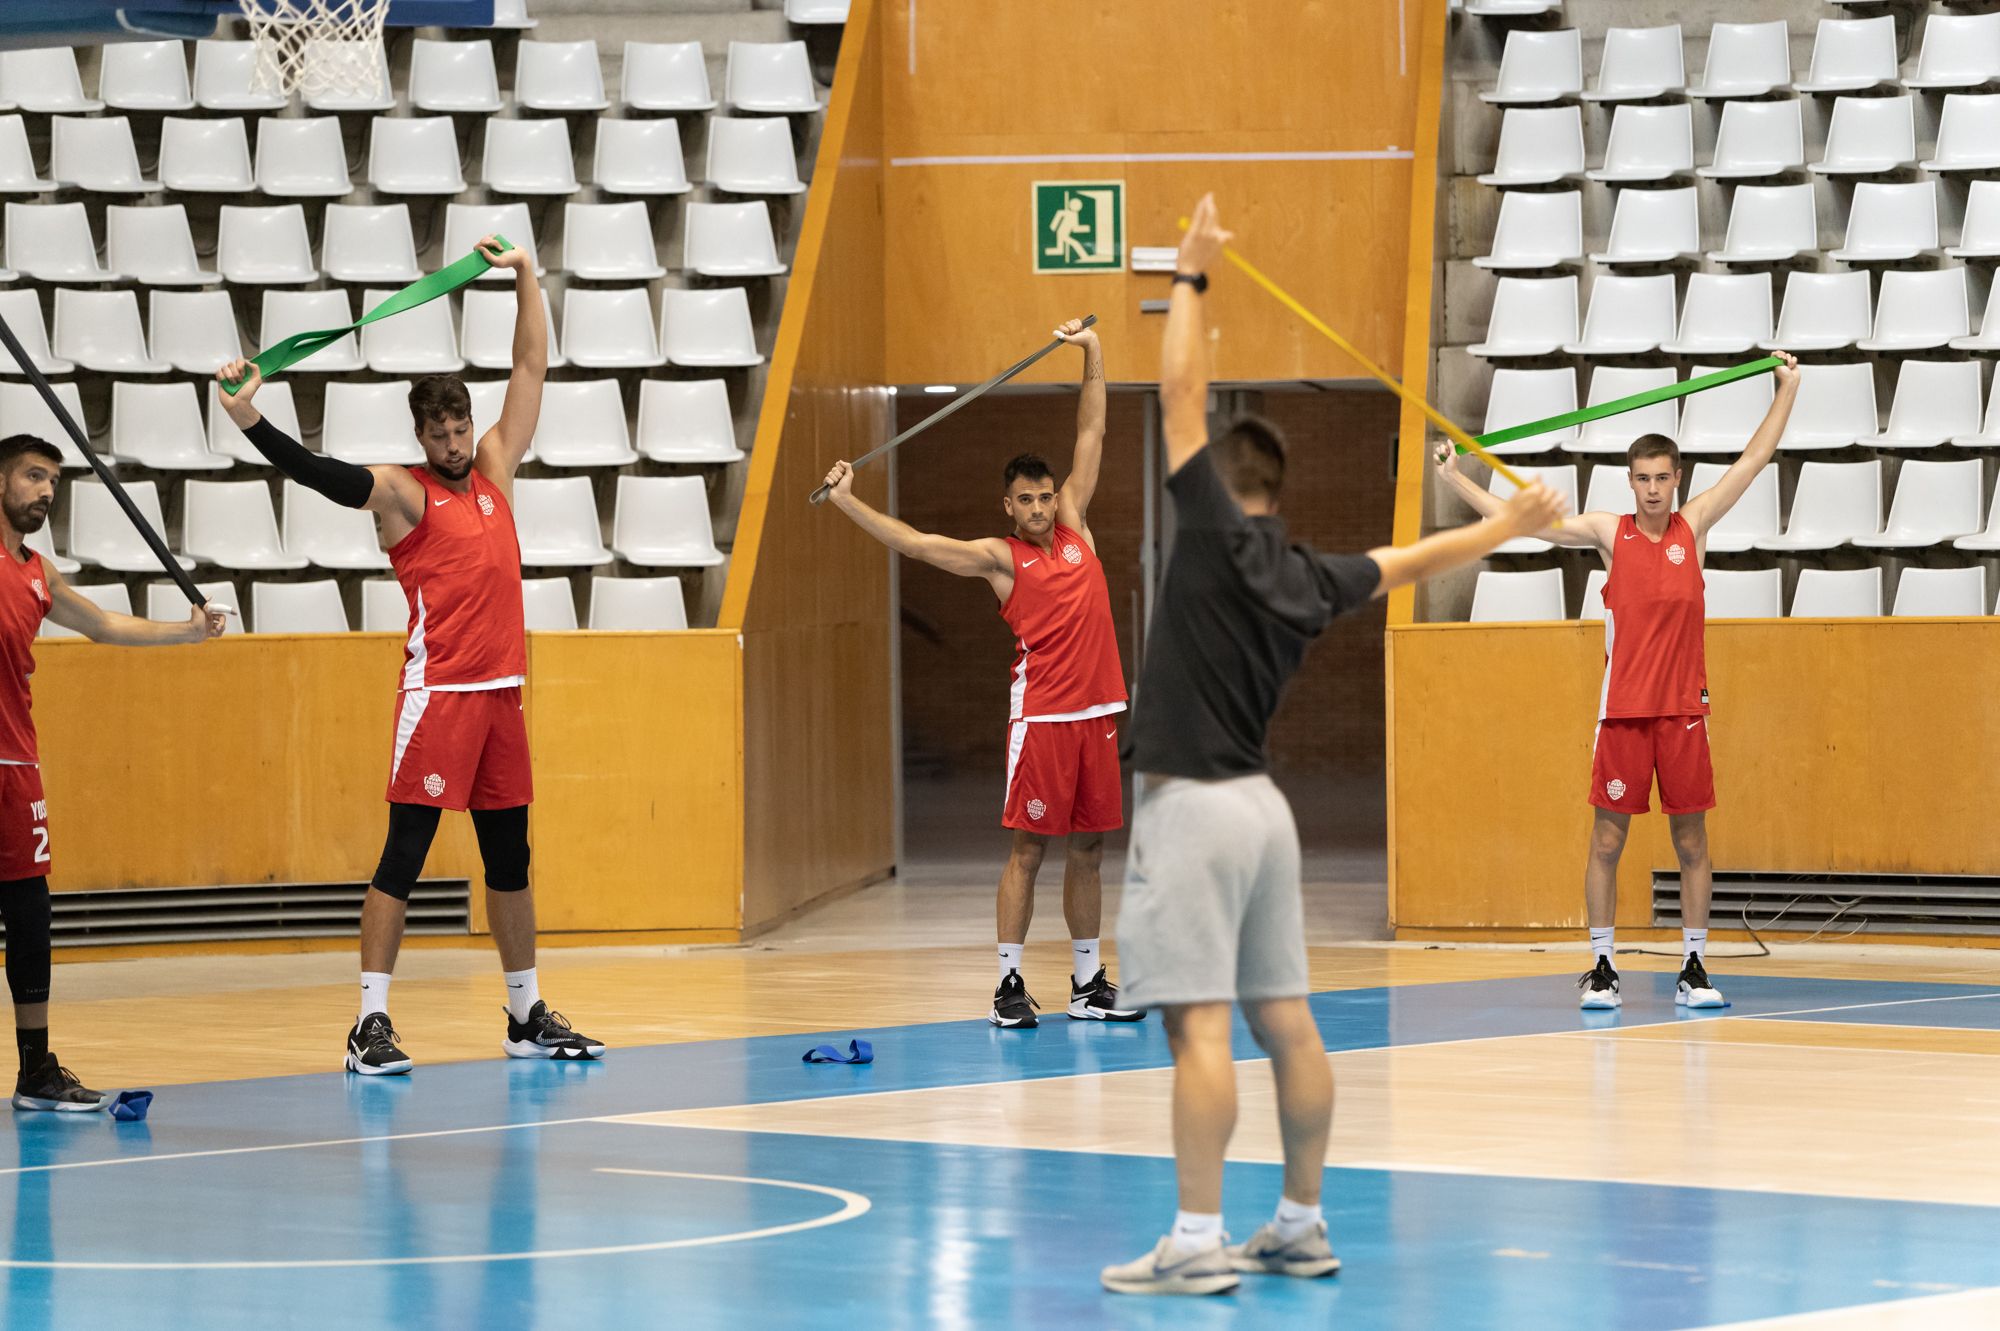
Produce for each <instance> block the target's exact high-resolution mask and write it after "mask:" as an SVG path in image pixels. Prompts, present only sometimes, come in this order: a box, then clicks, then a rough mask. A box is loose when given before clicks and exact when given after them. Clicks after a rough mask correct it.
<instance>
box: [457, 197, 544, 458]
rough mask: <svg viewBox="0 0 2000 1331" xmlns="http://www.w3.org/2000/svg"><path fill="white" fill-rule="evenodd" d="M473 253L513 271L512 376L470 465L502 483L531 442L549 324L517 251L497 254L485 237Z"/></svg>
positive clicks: (493, 239) (529, 266) (529, 268)
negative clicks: (496, 412) (492, 421)
mask: <svg viewBox="0 0 2000 1331" xmlns="http://www.w3.org/2000/svg"><path fill="white" fill-rule="evenodd" d="M479 252H480V253H481V254H484V255H485V256H486V258H487V260H488V261H489V262H491V263H492V265H493V266H494V267H495V268H511V269H513V270H514V349H513V366H514V368H513V371H512V372H511V373H510V374H508V376H507V396H506V397H505V398H503V399H502V400H501V403H500V419H499V420H497V421H495V422H494V423H493V428H492V429H490V430H488V431H487V432H486V433H485V434H484V435H483V436H482V437H481V438H480V440H479V450H478V452H477V453H475V454H474V455H473V461H474V464H475V465H476V466H478V467H479V469H480V470H481V471H482V472H484V473H485V474H486V476H487V477H488V478H490V479H492V480H495V481H501V482H507V481H511V480H512V479H513V477H514V473H515V471H517V470H518V469H519V468H520V466H521V459H522V458H523V457H526V456H527V453H528V446H529V445H530V444H532V443H534V442H535V426H536V425H537V424H538V423H539V422H540V420H541V415H542V381H543V380H544V379H546V378H547V377H548V373H549V324H548V316H547V315H546V314H545V313H544V312H543V310H542V287H541V283H539V282H537V281H536V280H535V264H534V261H533V260H532V259H530V258H529V257H528V252H527V251H526V250H524V249H522V248H521V247H520V246H518V245H517V246H515V247H514V248H513V249H510V250H502V249H500V248H499V237H497V236H487V237H486V238H485V239H483V240H481V241H480V242H479Z"/></svg>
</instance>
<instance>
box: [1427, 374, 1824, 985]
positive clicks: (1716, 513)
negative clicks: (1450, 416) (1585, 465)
mask: <svg viewBox="0 0 2000 1331" xmlns="http://www.w3.org/2000/svg"><path fill="white" fill-rule="evenodd" d="M1784 361H1785V363H1784V365H1783V366H1781V367H1780V368H1779V369H1778V370H1777V371H1776V372H1775V373H1776V375H1777V380H1778V387H1777V392H1776V393H1775V394H1774V396H1773V397H1772V400H1771V409H1770V410H1769V411H1768V412H1766V413H1765V415H1764V420H1763V423H1762V424H1760V425H1759V426H1758V427H1757V432H1756V433H1755V434H1753V435H1751V436H1750V442H1749V443H1748V444H1747V445H1745V446H1744V449H1743V455H1742V456H1741V457H1739V458H1738V459H1737V460H1736V461H1735V462H1734V463H1732V464H1730V467H1729V469H1728V470H1727V471H1725V472H1724V473H1723V474H1722V478H1721V479H1720V480H1718V481H1717V482H1716V483H1715V485H1714V486H1713V487H1711V488H1710V489H1707V490H1704V491H1702V492H1701V493H1700V494H1698V495H1694V496H1692V497H1691V498H1689V500H1688V501H1687V503H1686V504H1684V505H1682V506H1681V507H1680V509H1679V510H1678V511H1676V510H1675V507H1674V501H1675V500H1676V499H1677V498H1678V497H1679V495H1680V484H1681V451H1680V448H1679V446H1678V445H1676V444H1675V443H1674V441H1673V440H1672V439H1669V438H1668V437H1667V436H1666V435H1663V434H1649V435H1642V436H1641V437H1640V438H1638V439H1636V440H1634V441H1633V443H1632V446H1631V448H1629V449H1628V450H1626V455H1625V461H1626V467H1627V469H1628V472H1629V479H1630V481H1631V484H1632V494H1633V497H1634V501H1635V503H1634V507H1635V510H1636V511H1635V512H1633V513H1629V514H1618V513H1579V514H1577V515H1576V516H1575V517H1572V518H1565V519H1564V520H1563V524H1562V526H1560V527H1552V528H1550V529H1548V530H1547V531H1543V532H1540V533H1538V535H1539V536H1540V538H1541V539H1542V540H1545V541H1552V542H1554V543H1555V544H1557V545H1568V546H1581V547H1585V548H1590V549H1595V550H1596V551H1597V553H1598V555H1599V556H1600V557H1602V558H1603V560H1604V564H1605V567H1606V568H1608V569H1609V570H1610V577H1609V579H1608V580H1607V581H1606V583H1605V584H1604V688H1603V691H1602V692H1601V693H1600V695H1599V698H1598V704H1597V718H1598V719H1597V743H1596V755H1595V757H1594V758H1593V760H1592V763H1591V773H1590V803H1591V804H1592V806H1594V807H1595V809H1596V811H1597V812H1596V820H1595V823H1594V825H1593V826H1592V828H1591V833H1590V858H1589V860H1588V862H1587V864H1586V866H1585V869H1584V880H1583V881H1584V900H1585V904H1586V907H1587V909H1588V911H1589V918H1590V947H1591V951H1592V952H1593V953H1594V954H1595V960H1594V962H1593V964H1592V966H1591V969H1590V970H1588V971H1586V972H1585V973H1584V975H1583V976H1582V978H1580V979H1579V980H1578V981H1577V987H1578V988H1579V989H1580V990H1581V991H1582V997H1581V999H1580V1003H1581V1005H1582V1006H1583V1007H1586V1008H1615V1007H1617V1006H1619V1004H1620V1003H1622V1002H1623V1001H1624V1000H1623V999H1621V998H1620V997H1619V994H1618V972H1617V970H1616V969H1615V968H1614V967H1613V966H1612V964H1611V953H1612V933H1613V922H1614V920H1615V919H1616V918H1617V914H1618V857H1619V856H1620V855H1621V854H1622V853H1623V852H1624V850H1625V837H1626V834H1627V833H1628V832H1629V831H1630V829H1631V825H1632V815H1633V814H1635V813H1646V812H1648V811H1649V810H1650V809H1651V807H1652V805H1651V802H1650V800H1649V799H1648V793H1649V791H1650V790H1651V788H1652V785H1653V779H1654V777H1655V776H1656V775H1657V776H1658V778H1659V783H1660V807H1661V809H1662V810H1664V811H1665V813H1666V815H1667V822H1668V824H1669V825H1670V827H1671V828H1672V831H1673V838H1674V853H1675V854H1676V856H1678V858H1679V859H1680V863H1681V921H1682V926H1683V927H1682V929H1681V954H1682V955H1683V956H1684V957H1685V958H1686V961H1685V962H1684V964H1683V965H1682V966H1681V973H1680V979H1679V981H1678V982H1677V983H1676V984H1675V986H1674V1002H1675V1003H1676V1004H1677V1005H1679V1006H1681V1007H1696V1008H1704V1007H1726V1006H1728V1004H1727V1001H1726V1000H1725V999H1724V998H1723V997H1722V994H1721V992H1720V991H1719V990H1717V989H1716V987H1715V985H1714V984H1713V983H1712V982H1711V981H1710V980H1709V978H1708V970H1707V967H1706V965H1705V963H1704V954H1705V953H1706V951H1707V948H1708V905H1709V898H1710V895H1711V888H1712V872H1711V866H1710V864H1709V858H1708V822H1707V817H1708V811H1709V810H1710V809H1713V808H1714V807H1715V773H1714V771H1713V769H1712V768H1711V767H1710V765H1709V753H1708V665H1707V661H1706V658H1705V655H1704V643H1703V629H1704V625H1705V619H1706V617H1705V609H1704V583H1703V580H1702V574H1701V566H1702V561H1703V556H1704V555H1706V553H1707V551H1708V533H1709V532H1710V531H1711V530H1712V529H1713V528H1714V526H1715V524H1716V523H1718V522H1720V521H1722V518H1723V515H1724V514H1726V513H1728V512H1729V510H1730V509H1732V508H1734V507H1735V506H1736V501H1737V500H1739V499H1741V498H1742V497H1743V492H1744V491H1745V490H1747V489H1749V488H1750V482H1751V481H1752V480H1754V479H1756V476H1757V473H1758V472H1760V471H1762V470H1763V469H1764V468H1765V466H1766V465H1767V464H1769V462H1770V461H1771V459H1772V457H1773V456H1775V455H1776V453H1777V450H1778V441H1779V439H1781V438H1782V437H1783V436H1784V433H1785V423H1786V422H1787V421H1788V420H1790V419H1791V415H1792V404H1793V403H1794V402H1796V401H1797V400H1798V395H1799V369H1798V361H1797V360H1795V359H1793V358H1792V357H1791V356H1789V355H1788V356H1785V357H1784ZM1437 464H1438V475H1439V477H1440V478H1441V479H1442V480H1443V481H1444V482H1445V483H1446V484H1447V485H1449V486H1451V488H1453V489H1454V490H1456V491H1458V493H1459V494H1460V495H1461V496H1463V497H1464V499H1465V501H1466V502H1467V503H1469V504H1471V505H1472V506H1473V508H1475V509H1477V510H1478V511H1479V512H1480V513H1482V514H1485V515H1487V516H1491V515H1492V514H1494V513H1496V512H1498V511H1499V509H1500V505H1501V501H1500V499H1498V498H1497V497H1496V496H1494V495H1493V494H1491V493H1490V492H1488V491H1486V490H1482V489H1481V488H1480V487H1479V486H1477V485H1475V484H1474V483H1473V482H1472V481H1471V479H1470V478H1468V477H1467V476H1466V475H1465V474H1464V473H1463V472H1461V471H1459V470H1458V468H1457V467H1455V466H1453V465H1452V461H1451V448H1450V446H1449V445H1445V446H1443V447H1440V448H1439V449H1438V451H1437Z"/></svg>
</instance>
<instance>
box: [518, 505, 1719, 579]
mask: <svg viewBox="0 0 2000 1331" xmlns="http://www.w3.org/2000/svg"><path fill="white" fill-rule="evenodd" d="M481 498H484V496H483V495H482V496H481ZM1687 557H1688V552H1687V551H1685V550H1683V549H1681V548H1680V547H1679V546H1678V545H1670V546H1668V547H1667V562H1668V563H1669V564H1672V565H1674V567H1676V568H1678V567H1680V566H1681V565H1682V564H1685V563H1686V562H1687Z"/></svg>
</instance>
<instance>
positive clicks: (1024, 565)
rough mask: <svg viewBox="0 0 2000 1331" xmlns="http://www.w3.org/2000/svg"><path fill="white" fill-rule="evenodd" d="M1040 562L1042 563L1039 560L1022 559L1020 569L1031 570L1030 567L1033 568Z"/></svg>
mask: <svg viewBox="0 0 2000 1331" xmlns="http://www.w3.org/2000/svg"><path fill="white" fill-rule="evenodd" d="M1041 562H1042V561H1041V560H1039V559H1024V560H1022V561H1021V567H1022V568H1032V567H1034V566H1035V565H1036V564H1039V563H1041Z"/></svg>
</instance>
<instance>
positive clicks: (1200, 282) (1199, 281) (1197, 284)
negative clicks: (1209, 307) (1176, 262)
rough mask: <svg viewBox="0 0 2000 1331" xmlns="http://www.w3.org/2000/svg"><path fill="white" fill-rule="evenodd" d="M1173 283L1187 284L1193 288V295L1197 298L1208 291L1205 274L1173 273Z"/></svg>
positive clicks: (1206, 275)
mask: <svg viewBox="0 0 2000 1331" xmlns="http://www.w3.org/2000/svg"><path fill="white" fill-rule="evenodd" d="M1174 281H1175V283H1181V282H1185V283H1187V284H1188V285H1189V286H1191V287H1193V288H1194V294H1195V295H1197V296H1199V295H1201V294H1202V293H1204V292H1206V291H1207V290H1208V274H1207V273H1175V274H1174Z"/></svg>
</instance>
